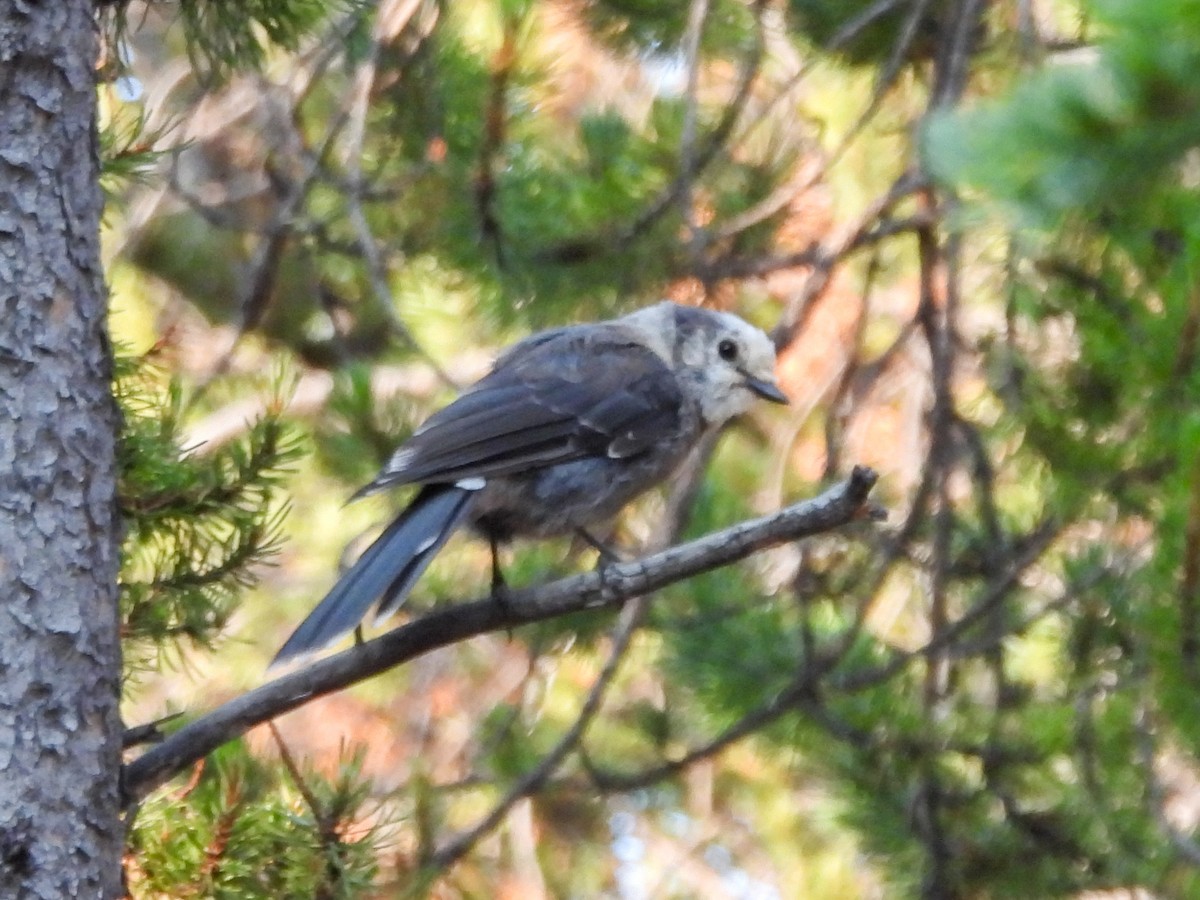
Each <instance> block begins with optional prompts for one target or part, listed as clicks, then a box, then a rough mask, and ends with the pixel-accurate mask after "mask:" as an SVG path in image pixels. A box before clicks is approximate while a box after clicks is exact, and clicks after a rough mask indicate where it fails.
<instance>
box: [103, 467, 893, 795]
mask: <svg viewBox="0 0 1200 900" xmlns="http://www.w3.org/2000/svg"><path fill="white" fill-rule="evenodd" d="M876 477H877V476H876V475H875V473H874V472H873V471H871V470H870V469H868V468H865V467H862V466H859V467H856V468H855V469H854V471H853V473H852V474H851V476H850V478H849V479H848V480H847V481H845V482H843V483H841V484H838V485H835V486H834V487H832V488H830V489H828V490H827V491H825V492H824V493H822V494H821V495H820V496H818V497H815V498H813V499H811V500H805V501H802V502H800V503H796V504H793V505H792V506H789V507H786V508H785V509H782V510H780V511H779V512H777V513H774V514H773V515H769V516H764V517H762V518H758V519H751V520H749V521H746V522H742V523H740V524H738V525H734V526H732V527H730V528H726V529H724V530H722V531H718V532H715V533H713V534H710V535H708V536H706V537H703V538H700V539H699V540H695V541H690V542H688V543H686V544H681V545H679V546H677V547H672V548H671V549H669V550H665V551H663V552H662V553H656V554H654V555H652V556H648V557H646V558H644V559H641V560H635V561H633V562H628V563H616V564H613V565H610V566H607V567H605V569H604V570H603V572H588V573H585V574H581V575H573V576H570V577H568V578H562V579H559V580H557V581H553V582H550V583H549V584H543V585H536V586H534V587H529V588H525V589H523V590H517V591H513V592H511V593H510V594H509V595H508V596H507V597H506V600H505V602H504V603H503V604H501V603H497V602H495V601H494V600H493V599H490V598H485V599H482V600H475V601H472V602H468V603H460V604H455V605H453V606H449V607H443V608H441V609H438V610H435V611H433V612H431V613H429V614H428V615H426V616H422V617H421V618H419V619H416V620H415V621H412V622H409V623H408V624H406V625H403V626H401V627H399V628H397V629H395V630H393V631H390V632H388V633H387V634H385V635H383V636H381V637H379V638H376V639H375V640H372V641H368V642H367V643H364V644H360V645H358V646H355V647H352V648H351V649H349V650H345V651H343V652H341V653H338V654H336V655H335V656H331V657H329V658H327V659H323V660H319V661H317V662H315V663H313V664H311V665H309V666H307V667H305V668H303V669H301V670H300V671H297V672H293V673H291V674H288V675H284V676H283V677H281V678H278V679H276V680H275V681H272V682H269V683H267V684H265V685H263V686H262V687H259V688H256V689H255V690H253V691H250V692H249V693H247V694H243V695H242V696H240V697H237V698H235V699H234V700H231V701H230V702H228V703H226V704H224V705H223V706H221V707H218V708H217V709H215V710H213V711H212V712H211V713H208V714H207V715H204V716H202V717H201V718H200V719H198V720H196V721H195V722H192V723H190V724H188V725H185V726H184V727H183V728H181V729H180V730H179V731H177V732H175V733H174V734H172V735H171V736H170V737H168V738H167V739H166V740H165V741H163V742H162V743H161V744H159V745H158V746H156V747H153V748H151V749H150V750H149V751H147V752H146V753H145V754H143V755H142V756H140V757H138V758H137V759H135V760H133V761H132V762H131V763H129V764H128V765H127V766H126V767H125V770H124V778H123V785H122V788H123V792H124V798H125V803H126V804H129V803H133V802H136V801H137V800H138V799H140V798H142V797H144V796H145V795H146V794H147V793H149V792H150V791H152V790H154V789H155V788H157V787H159V786H160V785H162V784H163V783H164V782H166V781H167V780H168V779H170V778H171V777H173V776H174V775H175V774H176V773H178V772H180V771H182V770H184V769H186V768H187V767H188V766H189V765H191V764H192V763H194V762H195V761H196V760H198V759H201V758H202V757H204V756H205V755H207V754H208V753H210V752H211V751H213V750H215V749H216V748H217V747H219V746H221V744H223V743H225V742H226V741H229V740H232V739H233V738H235V737H237V736H238V735H240V734H242V733H244V732H245V731H246V730H248V729H250V728H252V727H254V726H255V725H258V724H260V723H262V722H265V721H267V720H268V719H272V718H274V717H275V716H278V715H281V714H282V713H285V712H287V711H289V710H292V709H295V708H296V707H298V706H301V705H302V704H304V703H307V702H308V701H310V700H313V699H315V698H316V697H320V696H323V695H325V694H329V693H332V692H333V691H337V690H341V689H342V688H345V687H348V686H350V685H352V684H356V683H357V682H359V681H362V680H364V679H366V678H369V677H370V676H372V675H376V674H378V673H380V672H383V671H385V670H386V669H389V668H391V667H393V666H396V665H399V664H400V663H403V662H407V661H408V660H411V659H414V658H416V657H418V656H421V655H423V654H425V653H428V652H429V651H431V650H434V649H437V648H438V647H445V646H448V645H450V644H454V643H457V642H460V641H464V640H466V639H468V638H471V637H475V636H477V635H480V634H487V633H490V632H495V631H502V630H505V629H510V628H514V627H517V626H519V625H522V624H525V623H528V622H539V621H542V620H545V619H551V618H556V617H559V616H564V615H567V614H569V613H573V612H579V611H580V610H584V609H595V608H599V607H604V606H620V605H621V604H623V603H625V602H626V601H628V600H629V599H630V598H632V597H636V596H640V595H643V594H647V593H649V592H651V591H656V590H658V589H660V588H662V587H665V586H667V585H669V584H673V583H675V582H677V581H681V580H683V579H684V578H689V577H691V576H693V575H698V574H700V573H702V572H708V571H711V570H712V569H717V568H720V567H722V566H727V565H730V564H731V563H734V562H737V561H738V560H741V559H745V558H746V557H748V556H750V555H751V554H753V553H756V552H758V551H760V550H764V549H766V548H768V547H774V546H778V545H779V544H783V543H787V542H788V541H795V540H799V539H800V538H803V537H809V536H811V535H814V534H820V533H822V532H826V531H830V530H833V529H835V528H838V527H841V526H844V525H847V524H849V523H850V522H853V521H856V520H861V519H877V518H881V517H882V512H881V511H880V510H879V509H878V508H876V507H874V506H873V505H871V504H868V502H867V498H868V495H869V494H870V492H871V488H872V487H873V486H874V484H875V481H876Z"/></svg>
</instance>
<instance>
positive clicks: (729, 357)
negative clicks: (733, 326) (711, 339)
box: [717, 338, 738, 362]
mask: <svg viewBox="0 0 1200 900" xmlns="http://www.w3.org/2000/svg"><path fill="white" fill-rule="evenodd" d="M717 352H718V353H719V354H721V359H723V360H725V361H726V362H733V361H734V360H735V359H737V355H738V348H737V344H735V343H734V342H733V341H731V340H730V339H729V338H725V340H723V341H721V343H719V344H717Z"/></svg>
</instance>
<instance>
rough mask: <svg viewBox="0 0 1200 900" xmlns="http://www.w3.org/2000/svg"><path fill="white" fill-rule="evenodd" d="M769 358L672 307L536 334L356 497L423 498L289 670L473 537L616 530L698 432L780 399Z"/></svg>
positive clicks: (292, 653)
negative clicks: (466, 536)
mask: <svg viewBox="0 0 1200 900" xmlns="http://www.w3.org/2000/svg"><path fill="white" fill-rule="evenodd" d="M774 370H775V348H774V346H773V345H772V344H771V341H770V339H769V338H768V337H767V336H766V335H765V334H763V332H761V331H760V330H759V329H757V328H755V327H753V326H751V325H749V324H747V323H746V322H744V321H743V320H742V319H739V318H738V317H737V316H734V315H731V314H729V313H724V312H714V311H712V310H707V309H697V308H695V307H689V306H679V305H677V304H675V303H668V302H663V303H659V304H657V305H655V306H651V307H648V308H646V309H642V310H639V311H638V312H635V313H631V314H630V315H627V316H623V317H621V318H619V319H613V320H611V321H608V322H598V323H595V324H591V325H572V326H568V327H566V328H557V329H553V330H550V331H544V332H541V333H540V334H535V335H533V336H531V337H529V338H526V339H525V340H523V341H521V342H520V343H518V344H516V345H515V346H514V347H513V348H512V349H510V350H509V351H507V352H506V353H504V354H503V355H502V356H501V357H500V358H499V359H498V360H497V361H496V364H495V366H494V367H493V369H492V371H491V372H490V373H489V374H488V375H486V376H485V377H484V378H483V379H481V380H480V381H479V382H477V383H476V384H475V385H474V386H472V387H471V388H469V389H468V390H467V391H466V392H465V393H464V394H463V395H462V396H460V397H459V398H458V399H457V400H455V401H454V402H453V403H451V404H450V405H449V406H447V407H445V408H444V409H442V410H440V411H439V412H436V413H434V414H433V415H432V416H430V418H429V419H428V420H427V421H426V422H425V424H424V425H422V426H421V427H420V428H418V429H417V430H416V431H415V432H414V433H413V435H412V437H410V438H409V439H408V440H407V441H405V442H404V443H403V444H402V445H401V446H400V448H399V449H398V450H397V451H396V453H395V455H393V456H392V458H391V460H390V461H389V462H388V464H387V465H386V466H385V467H384V469H383V471H382V472H380V473H379V475H378V477H376V479H375V480H374V481H372V482H371V483H370V484H368V485H366V486H365V487H364V488H362V489H361V490H360V491H359V492H358V493H357V494H356V495H355V496H356V497H360V496H363V495H366V494H373V493H375V492H376V491H380V490H383V489H384V488H389V487H392V486H393V485H403V484H419V485H422V487H421V490H420V491H419V492H418V493H417V495H416V497H415V498H414V499H413V501H412V503H410V504H409V505H408V507H407V508H406V509H405V510H404V511H403V512H402V513H400V515H399V516H398V517H397V518H396V519H395V521H393V522H392V523H391V524H390V525H389V526H388V527H387V528H386V529H385V530H384V532H383V534H381V535H380V536H379V538H378V539H376V541H375V542H374V543H373V544H371V546H370V547H368V548H367V549H366V550H365V551H364V552H363V554H362V556H360V557H359V558H358V561H357V562H355V564H354V565H353V566H352V567H351V568H350V570H349V571H347V572H346V574H345V575H344V576H343V577H342V578H341V580H340V581H338V583H337V584H336V585H334V587H333V589H332V590H331V591H330V592H329V594H328V595H327V596H326V597H325V599H324V600H322V601H321V602H320V603H319V604H318V605H317V608H316V609H314V610H313V611H312V613H311V614H310V615H309V617H308V618H307V619H305V620H304V622H303V623H301V625H300V627H299V628H297V629H296V631H295V633H293V634H292V636H291V637H290V638H288V640H287V643H285V644H284V645H283V648H282V649H281V650H280V651H279V653H278V655H277V656H276V657H275V663H281V662H284V661H286V660H289V659H292V658H293V657H296V656H300V655H302V654H305V653H308V652H310V651H313V650H317V649H320V648H321V647H324V646H325V645H326V644H328V643H330V642H331V641H333V640H334V639H335V638H337V637H340V636H341V635H343V634H346V633H347V632H349V631H351V630H352V629H354V628H355V627H356V626H357V625H358V624H359V623H360V622H361V620H362V619H363V617H364V616H365V615H366V614H367V612H368V611H369V610H370V609H371V607H372V606H375V607H376V609H377V616H376V618H382V617H383V616H386V615H388V614H390V613H392V612H394V611H395V610H396V609H397V608H398V607H399V606H400V604H401V603H403V602H404V598H405V597H406V596H407V595H408V592H409V591H410V590H411V589H412V586H413V584H414V583H415V582H416V580H417V578H418V577H420V575H421V573H422V572H424V571H425V568H426V567H427V566H428V565H429V563H430V561H431V560H432V559H433V557H434V555H435V554H436V553H437V552H438V551H439V550H440V549H441V547H442V545H443V544H445V542H446V540H447V539H448V538H449V537H450V535H451V534H452V533H453V532H454V531H455V530H456V529H457V528H458V526H459V525H461V524H463V523H464V522H467V523H469V524H470V526H471V527H472V528H473V529H474V530H475V531H477V532H479V533H481V534H482V535H483V536H484V537H486V538H487V539H488V540H489V541H490V542H491V544H492V551H493V581H494V583H493V588H497V587H499V586H500V585H501V584H502V582H501V580H500V574H499V569H498V567H497V565H496V561H495V560H496V557H495V550H496V545H497V543H501V542H505V541H508V540H509V539H511V538H513V537H516V536H528V537H552V536H556V535H567V534H571V533H573V532H578V533H582V534H584V535H585V536H586V532H585V531H584V529H586V528H587V527H588V526H591V525H594V524H596V523H602V522H604V521H606V520H608V519H611V518H612V517H613V516H614V515H616V513H617V512H618V511H619V510H620V509H621V507H623V506H624V505H625V504H626V503H628V502H629V501H630V500H632V499H633V498H634V497H636V496H637V495H638V494H641V493H642V492H644V491H646V490H647V489H649V488H651V487H653V486H654V485H656V484H659V483H661V482H662V481H663V480H664V479H665V478H667V476H669V475H670V474H671V473H672V472H673V471H674V470H675V468H676V467H677V466H678V465H679V464H680V463H681V462H682V461H683V459H684V458H685V457H686V456H687V454H688V451H689V450H691V449H692V448H693V447H695V446H696V444H697V442H698V441H699V440H700V438H701V437H702V436H703V435H704V434H705V432H707V431H709V430H711V429H715V428H719V427H721V426H722V425H724V424H725V423H726V422H728V421H729V420H730V419H731V418H733V417H734V416H736V415H738V414H740V413H743V412H745V411H746V410H747V409H749V408H750V406H751V405H752V403H753V401H754V398H755V397H763V398H765V399H767V400H772V401H774V402H777V403H786V402H787V398H786V397H785V396H784V395H783V393H782V392H781V391H780V390H779V388H778V387H777V386H776V384H775V380H774Z"/></svg>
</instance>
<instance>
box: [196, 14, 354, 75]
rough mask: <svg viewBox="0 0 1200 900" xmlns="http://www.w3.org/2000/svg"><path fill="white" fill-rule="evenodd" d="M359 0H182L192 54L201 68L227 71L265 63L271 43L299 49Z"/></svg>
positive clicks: (276, 45)
mask: <svg viewBox="0 0 1200 900" xmlns="http://www.w3.org/2000/svg"><path fill="white" fill-rule="evenodd" d="M356 3H357V0H247V2H245V3H237V4H232V5H231V4H228V3H222V2H221V0H180V3H179V16H180V18H181V19H182V22H183V27H184V31H185V37H186V40H187V47H188V53H189V55H190V56H191V57H192V61H193V63H194V64H195V65H196V67H197V69H198V70H199V71H201V72H206V73H209V74H212V75H215V76H227V75H229V74H230V73H231V72H232V71H233V70H235V69H252V68H259V67H261V66H262V65H263V64H264V63H265V62H266V59H267V53H268V51H269V50H270V49H271V48H272V47H278V48H281V49H284V50H296V49H297V48H298V47H299V45H300V40H301V39H302V38H303V37H304V36H305V35H306V34H308V33H310V32H312V31H313V30H315V29H316V28H317V26H318V25H320V24H321V23H322V22H324V21H325V20H326V19H327V18H329V17H330V15H331V13H336V12H338V11H341V10H345V9H348V8H352V7H353V6H355V5H356Z"/></svg>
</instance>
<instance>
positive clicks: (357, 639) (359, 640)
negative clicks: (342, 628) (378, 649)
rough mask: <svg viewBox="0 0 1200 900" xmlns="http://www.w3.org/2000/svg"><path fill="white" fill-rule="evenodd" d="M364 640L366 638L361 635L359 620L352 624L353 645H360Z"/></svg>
mask: <svg viewBox="0 0 1200 900" xmlns="http://www.w3.org/2000/svg"><path fill="white" fill-rule="evenodd" d="M343 633H344V632H343ZM366 640H367V639H366V638H364V637H363V630H362V623H361V622H359V623H358V624H357V625H355V626H354V646H355V647H361V646H362V645H363V644H365V643H366Z"/></svg>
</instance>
